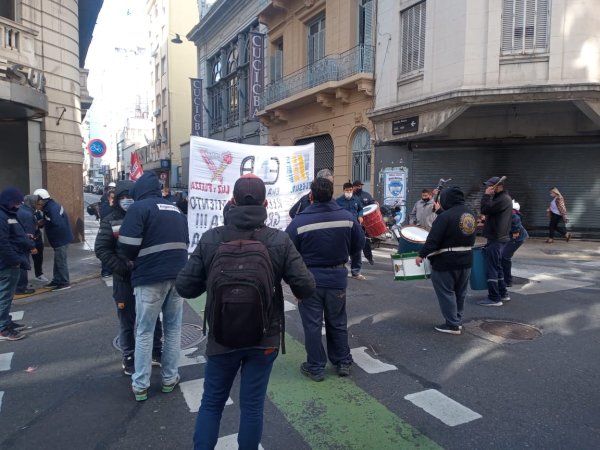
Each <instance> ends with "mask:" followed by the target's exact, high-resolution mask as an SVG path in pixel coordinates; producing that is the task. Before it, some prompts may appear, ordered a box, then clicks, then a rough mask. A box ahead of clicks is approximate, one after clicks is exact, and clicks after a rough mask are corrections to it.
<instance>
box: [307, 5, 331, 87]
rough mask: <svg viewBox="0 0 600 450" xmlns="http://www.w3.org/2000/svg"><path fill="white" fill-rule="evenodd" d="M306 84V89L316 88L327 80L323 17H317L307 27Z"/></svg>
mask: <svg viewBox="0 0 600 450" xmlns="http://www.w3.org/2000/svg"><path fill="white" fill-rule="evenodd" d="M307 48H308V55H307V61H308V68H307V69H308V70H307V76H308V80H307V81H308V84H307V86H306V88H311V87H313V86H317V85H319V84H321V83H323V82H324V81H327V80H328V77H327V70H328V67H327V60H326V59H324V58H325V16H319V17H318V18H317V19H316V20H315V21H313V22H312V23H311V24H309V26H308V47H307Z"/></svg>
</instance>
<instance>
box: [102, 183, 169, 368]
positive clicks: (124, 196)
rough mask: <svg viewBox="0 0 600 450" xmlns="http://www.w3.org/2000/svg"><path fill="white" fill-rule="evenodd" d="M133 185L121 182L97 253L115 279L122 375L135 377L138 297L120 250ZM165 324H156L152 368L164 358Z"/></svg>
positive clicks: (104, 221)
mask: <svg viewBox="0 0 600 450" xmlns="http://www.w3.org/2000/svg"><path fill="white" fill-rule="evenodd" d="M133 185H134V182H133V181H128V180H121V181H118V182H117V185H116V189H115V204H114V205H113V207H112V211H111V212H110V213H109V214H107V215H106V216H104V218H103V219H102V221H101V222H100V228H99V229H98V236H96V244H95V246H94V251H95V253H96V256H97V257H98V259H99V260H100V261H101V262H102V264H103V265H104V266H105V267H107V268H108V269H109V270H110V271H111V273H112V278H113V299H114V301H115V303H116V306H117V316H118V318H119V348H120V349H121V354H122V355H123V363H122V368H123V373H124V374H125V375H133V373H134V371H135V365H134V353H135V295H134V293H133V287H132V286H131V268H130V267H129V264H128V260H127V258H125V256H124V255H123V254H122V253H121V251H120V250H119V248H118V247H117V242H118V239H119V230H120V228H121V224H122V223H123V219H124V217H125V214H126V213H127V210H128V209H129V207H130V206H131V205H132V204H133V198H132V197H131V194H130V192H131V190H132V188H133ZM161 339H162V323H161V322H160V319H157V321H156V327H155V328H154V340H153V346H152V365H160V360H161V354H162V341H161Z"/></svg>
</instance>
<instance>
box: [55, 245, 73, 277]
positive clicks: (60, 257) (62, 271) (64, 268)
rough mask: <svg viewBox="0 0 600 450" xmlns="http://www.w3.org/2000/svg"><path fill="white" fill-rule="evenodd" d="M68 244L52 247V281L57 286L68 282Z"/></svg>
mask: <svg viewBox="0 0 600 450" xmlns="http://www.w3.org/2000/svg"><path fill="white" fill-rule="evenodd" d="M68 249H69V244H67V245H63V246H62V247H56V248H55V249H54V273H53V276H52V283H53V284H57V285H59V286H61V285H64V284H69V283H70V281H69V265H68V263H67V250H68Z"/></svg>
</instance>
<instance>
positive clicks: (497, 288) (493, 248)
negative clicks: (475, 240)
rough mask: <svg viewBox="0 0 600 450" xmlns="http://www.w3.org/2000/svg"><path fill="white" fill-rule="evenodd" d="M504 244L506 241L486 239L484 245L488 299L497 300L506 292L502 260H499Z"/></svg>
mask: <svg viewBox="0 0 600 450" xmlns="http://www.w3.org/2000/svg"><path fill="white" fill-rule="evenodd" d="M505 245H506V242H499V241H491V240H489V239H488V241H487V244H486V245H485V247H484V254H485V273H486V274H487V285H488V299H489V300H491V301H493V302H499V301H500V299H501V298H502V297H504V296H505V295H506V292H507V291H506V282H505V281H504V271H503V270H502V262H501V261H500V259H501V255H502V250H503V249H504V247H505Z"/></svg>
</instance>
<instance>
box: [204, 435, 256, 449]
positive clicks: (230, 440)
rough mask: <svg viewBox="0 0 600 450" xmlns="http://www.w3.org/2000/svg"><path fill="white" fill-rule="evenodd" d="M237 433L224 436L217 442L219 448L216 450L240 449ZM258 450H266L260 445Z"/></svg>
mask: <svg viewBox="0 0 600 450" xmlns="http://www.w3.org/2000/svg"><path fill="white" fill-rule="evenodd" d="M237 436H238V435H237V433H236V434H230V435H229V436H223V437H221V438H219V440H218V441H217V446H216V447H215V450H237V449H238V442H237ZM258 448H259V450H265V449H264V447H263V446H262V445H260V444H258Z"/></svg>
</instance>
